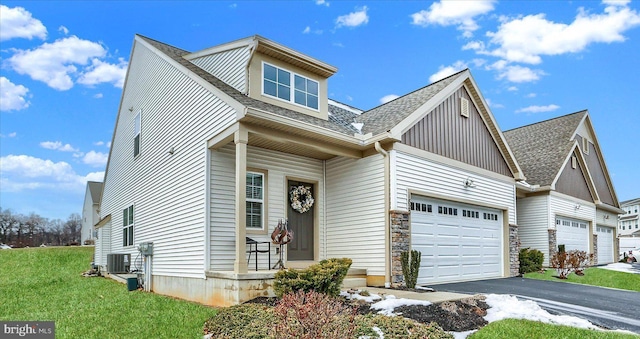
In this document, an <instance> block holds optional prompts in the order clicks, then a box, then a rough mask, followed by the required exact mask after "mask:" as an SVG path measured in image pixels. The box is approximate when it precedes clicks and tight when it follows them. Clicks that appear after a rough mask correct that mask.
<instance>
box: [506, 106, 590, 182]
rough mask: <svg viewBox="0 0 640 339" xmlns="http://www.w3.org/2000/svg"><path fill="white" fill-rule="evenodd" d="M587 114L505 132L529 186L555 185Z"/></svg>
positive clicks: (575, 114)
mask: <svg viewBox="0 0 640 339" xmlns="http://www.w3.org/2000/svg"><path fill="white" fill-rule="evenodd" d="M586 114H587V111H580V112H576V113H572V114H568V115H564V116H561V117H557V118H554V119H550V120H546V121H541V122H538V123H535V124H532V125H527V126H523V127H519V128H516V129H512V130H508V131H505V132H504V136H505V138H506V139H507V142H508V143H509V146H510V147H511V150H512V151H513V154H514V155H515V157H516V160H517V161H518V163H519V164H520V167H521V168H522V171H523V172H524V175H525V176H526V177H527V183H529V184H531V185H540V186H549V185H551V184H552V183H553V180H554V179H555V177H556V176H557V175H558V172H560V171H561V170H562V165H563V164H564V160H565V159H566V158H567V156H568V155H569V151H570V150H571V147H573V144H574V141H573V140H572V138H571V137H572V136H573V133H574V132H575V131H576V129H577V128H578V125H579V124H580V122H581V121H582V119H583V117H584V116H585V115H586Z"/></svg>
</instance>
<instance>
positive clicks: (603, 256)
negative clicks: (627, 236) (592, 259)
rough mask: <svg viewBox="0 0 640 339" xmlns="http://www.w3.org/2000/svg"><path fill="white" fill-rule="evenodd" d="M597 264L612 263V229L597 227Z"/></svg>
mask: <svg viewBox="0 0 640 339" xmlns="http://www.w3.org/2000/svg"><path fill="white" fill-rule="evenodd" d="M596 232H597V233H596V234H597V235H598V264H608V263H612V262H613V228H611V227H605V226H598V227H596Z"/></svg>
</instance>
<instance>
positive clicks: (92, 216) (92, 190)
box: [80, 181, 102, 245]
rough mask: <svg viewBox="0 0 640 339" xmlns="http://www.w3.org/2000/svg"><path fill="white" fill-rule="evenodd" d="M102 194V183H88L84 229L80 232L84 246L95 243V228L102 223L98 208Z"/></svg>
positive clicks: (83, 220) (83, 210)
mask: <svg viewBox="0 0 640 339" xmlns="http://www.w3.org/2000/svg"><path fill="white" fill-rule="evenodd" d="M101 194H102V183H101V182H96V181H89V182H87V189H86V191H85V193H84V204H83V205H82V228H81V232H80V244H82V245H88V244H89V243H93V241H95V238H96V234H95V231H94V229H93V226H94V225H95V224H97V223H98V221H100V216H99V213H98V208H99V207H100V195H101Z"/></svg>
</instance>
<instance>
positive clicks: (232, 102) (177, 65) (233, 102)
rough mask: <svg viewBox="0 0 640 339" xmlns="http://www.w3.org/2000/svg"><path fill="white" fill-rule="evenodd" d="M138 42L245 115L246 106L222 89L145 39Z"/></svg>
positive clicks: (137, 38) (238, 112)
mask: <svg viewBox="0 0 640 339" xmlns="http://www.w3.org/2000/svg"><path fill="white" fill-rule="evenodd" d="M136 42H138V43H140V44H141V45H143V46H145V47H146V48H148V49H149V50H151V51H153V52H154V53H156V55H158V56H159V57H160V58H162V59H163V60H165V61H166V62H168V63H169V64H170V65H172V66H173V67H175V68H176V69H178V70H180V71H182V73H184V74H185V75H187V76H188V77H189V78H190V79H191V80H193V81H195V82H196V83H198V85H200V86H202V87H204V88H206V89H207V90H209V91H210V92H211V93H212V94H213V95H215V96H216V97H218V98H220V99H221V100H222V101H224V102H225V103H226V104H227V105H229V106H231V108H233V109H235V110H236V113H237V114H240V115H241V116H243V115H244V113H241V112H244V111H245V106H244V105H242V104H241V103H240V102H238V101H237V100H236V99H234V98H232V97H231V96H229V95H228V94H227V93H225V92H223V91H221V90H220V89H218V88H217V87H215V86H214V85H212V84H211V83H209V82H208V81H206V80H204V79H202V78H201V77H199V76H198V75H196V74H194V73H193V72H191V71H190V70H189V69H187V68H186V67H184V66H182V65H181V64H180V63H178V62H177V61H175V60H173V58H171V57H170V56H168V55H166V54H164V53H162V52H161V51H159V50H158V49H156V48H155V47H153V46H152V45H151V44H149V43H148V42H146V41H144V39H142V38H140V37H138V36H136Z"/></svg>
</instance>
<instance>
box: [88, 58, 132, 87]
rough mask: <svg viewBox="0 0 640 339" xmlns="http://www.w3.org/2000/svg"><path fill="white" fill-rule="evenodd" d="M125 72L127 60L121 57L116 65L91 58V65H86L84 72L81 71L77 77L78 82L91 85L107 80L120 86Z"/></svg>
mask: <svg viewBox="0 0 640 339" xmlns="http://www.w3.org/2000/svg"><path fill="white" fill-rule="evenodd" d="M126 74H127V62H126V61H124V59H122V58H120V59H119V60H118V64H117V65H116V64H110V63H107V62H103V61H100V60H99V59H93V60H91V66H89V67H87V68H86V72H84V73H82V75H80V78H78V83H80V84H83V85H88V86H92V85H96V84H100V83H104V82H108V83H111V84H113V85H114V86H116V87H119V88H122V86H124V78H125V76H126Z"/></svg>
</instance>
